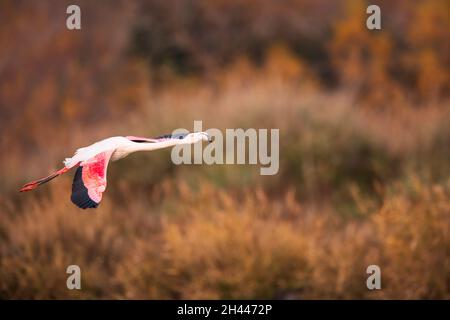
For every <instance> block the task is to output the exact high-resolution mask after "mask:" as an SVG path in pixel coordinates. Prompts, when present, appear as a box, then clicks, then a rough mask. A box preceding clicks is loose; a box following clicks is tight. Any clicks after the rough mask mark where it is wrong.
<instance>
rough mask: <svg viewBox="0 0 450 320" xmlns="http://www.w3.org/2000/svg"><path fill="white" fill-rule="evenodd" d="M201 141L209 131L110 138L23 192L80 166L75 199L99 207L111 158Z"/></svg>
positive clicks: (81, 151) (80, 204)
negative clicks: (147, 136) (153, 136)
mask: <svg viewBox="0 0 450 320" xmlns="http://www.w3.org/2000/svg"><path fill="white" fill-rule="evenodd" d="M200 141H209V142H211V138H210V136H209V135H208V134H207V133H206V132H195V133H188V134H176V135H172V134H167V135H163V136H159V137H157V138H154V139H150V138H142V137H135V136H127V137H111V138H107V139H104V140H101V141H98V142H96V143H94V144H91V145H90V146H87V147H84V148H80V149H78V150H77V151H76V152H75V154H74V156H73V157H72V158H66V159H65V160H64V161H63V162H64V167H63V168H62V169H60V170H58V171H56V172H54V173H52V174H51V175H49V176H47V177H45V178H42V179H39V180H36V181H32V182H29V183H27V184H25V185H24V186H23V187H22V188H21V189H20V192H24V191H30V190H33V189H35V188H37V187H38V186H40V185H41V184H44V183H46V182H49V181H50V180H52V179H54V178H56V177H58V176H60V175H62V174H63V173H66V172H67V171H69V170H70V169H72V168H74V167H77V171H76V172H75V176H74V179H73V184H72V195H71V200H72V202H73V203H74V204H75V205H77V206H78V207H80V208H82V209H86V208H97V207H98V205H99V203H100V201H101V200H102V194H103V192H104V191H105V189H106V170H107V168H108V163H109V161H110V160H111V161H117V160H119V159H122V158H124V157H126V156H127V155H129V154H130V153H133V152H136V151H150V150H157V149H162V148H167V147H172V146H175V145H180V144H192V143H196V142H200Z"/></svg>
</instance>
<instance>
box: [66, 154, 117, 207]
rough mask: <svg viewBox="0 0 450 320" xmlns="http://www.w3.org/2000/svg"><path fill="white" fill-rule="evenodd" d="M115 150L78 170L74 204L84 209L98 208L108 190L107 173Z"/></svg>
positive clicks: (73, 187) (84, 164) (90, 161)
mask: <svg viewBox="0 0 450 320" xmlns="http://www.w3.org/2000/svg"><path fill="white" fill-rule="evenodd" d="M114 151H115V150H109V151H104V152H102V153H99V154H97V155H96V156H95V157H93V158H91V159H89V160H87V161H84V162H82V163H81V164H80V166H79V167H78V168H77V171H76V173H75V176H74V178H73V183H72V196H71V197H70V199H71V200H72V202H73V203H74V204H75V205H77V206H78V207H80V208H82V209H87V208H97V207H98V204H99V203H100V201H101V200H102V194H103V192H104V191H105V189H106V171H107V168H108V163H109V160H110V159H111V155H112V154H113V153H114Z"/></svg>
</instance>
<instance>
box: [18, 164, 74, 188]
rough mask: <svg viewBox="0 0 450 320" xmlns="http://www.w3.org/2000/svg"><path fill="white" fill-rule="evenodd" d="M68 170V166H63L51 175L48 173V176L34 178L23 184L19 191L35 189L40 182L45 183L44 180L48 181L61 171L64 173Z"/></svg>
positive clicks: (60, 173)
mask: <svg viewBox="0 0 450 320" xmlns="http://www.w3.org/2000/svg"><path fill="white" fill-rule="evenodd" d="M69 170H70V168H67V167H64V168H62V169H60V170H58V171H56V172H54V173H52V174H51V175H49V176H47V177H45V178H42V179H39V180H35V181H31V182H28V183H27V184H25V185H24V186H23V187H22V188H20V190H19V191H20V192H24V191H30V190H33V189H36V188H37V187H39V186H40V185H41V184H44V183H46V182H49V181H50V180H52V179H55V178H56V177H58V176H60V175H62V174H63V173H66V172H67V171H69Z"/></svg>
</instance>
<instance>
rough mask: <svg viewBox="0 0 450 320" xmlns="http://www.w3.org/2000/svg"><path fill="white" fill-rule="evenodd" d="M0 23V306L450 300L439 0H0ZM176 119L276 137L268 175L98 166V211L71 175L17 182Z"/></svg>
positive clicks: (164, 157)
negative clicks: (75, 200)
mask: <svg viewBox="0 0 450 320" xmlns="http://www.w3.org/2000/svg"><path fill="white" fill-rule="evenodd" d="M70 4H78V5H79V6H80V8H81V26H82V29H81V30H78V31H77V30H75V31H70V30H67V28H66V18H67V16H68V15H67V14H66V8H67V6H68V5H70ZM369 4H378V5H379V6H380V8H381V17H382V30H381V31H380V30H377V31H369V30H367V28H366V19H367V17H368V15H367V14H366V13H365V12H366V8H367V6H368V5H369ZM0 21H1V28H0V150H1V153H0V170H1V172H2V179H1V181H0V298H3V299H11V298H19V299H25V298H26V299H95V298H98V299H106V298H113V299H116V298H119V299H193V298H206V299H216V298H277V299H324V298H338V299H352V298H367V299H407V298H415V299H424V298H426V299H428V298H437V299H449V298H450V163H449V159H450V126H449V121H450V104H449V92H450V85H449V75H450V73H449V69H450V48H449V39H450V4H449V1H445V0H442V1H440V0H434V1H420V0H418V1H406V0H393V1H370V3H369V2H368V1H362V0H352V1H325V0H315V1H307V0H285V1H270V0H254V1H245V0H240V1H237V0H198V1H194V0H153V1H140V0H136V1H106V0H102V1H82V0H77V1H76V3H74V1H48V0H43V1H12V0H0ZM194 120H202V121H203V128H204V129H207V128H219V129H225V128H279V129H280V171H279V173H278V174H277V175H274V176H260V175H259V166H247V165H228V166H227V165H213V166H208V165H181V166H175V165H174V164H172V162H171V161H170V150H160V151H156V152H151V153H138V154H133V155H131V156H129V157H128V158H126V159H123V160H121V161H119V162H116V163H112V165H111V166H110V168H109V170H108V188H107V192H106V193H105V194H104V197H103V201H102V203H101V205H100V206H99V208H98V209H96V210H86V211H82V210H80V209H78V208H76V207H75V206H74V205H73V204H72V203H71V202H70V186H71V182H72V181H71V180H72V175H71V174H68V175H67V176H62V177H61V178H59V179H57V180H55V181H52V182H51V183H50V184H47V185H45V186H43V187H41V188H39V189H38V190H36V191H34V192H32V193H26V194H20V193H19V192H17V190H18V188H19V187H20V186H21V185H22V184H23V183H25V182H28V181H30V180H33V179H35V178H40V177H42V176H45V175H47V174H48V173H50V172H52V171H53V170H55V169H59V168H60V167H61V165H62V164H61V160H62V159H64V158H65V157H68V156H71V155H72V154H73V152H74V150H75V149H76V148H78V147H81V146H86V145H89V144H91V143H93V142H95V141H97V140H100V139H103V138H105V137H109V136H114V135H138V136H148V137H154V136H158V135H160V134H164V133H170V132H171V131H172V130H173V129H175V128H179V127H182V128H187V129H189V130H192V126H193V121H194ZM71 264H76V265H79V266H80V268H81V275H82V278H81V284H82V290H73V291H71V290H68V289H67V288H66V279H67V276H68V275H67V274H66V268H67V266H68V265H71ZM371 264H376V265H379V266H380V267H381V274H382V290H375V291H369V290H368V289H367V287H366V279H367V277H368V275H367V274H366V268H367V266H368V265H371Z"/></svg>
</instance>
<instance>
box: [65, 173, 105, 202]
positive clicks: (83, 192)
mask: <svg viewBox="0 0 450 320" xmlns="http://www.w3.org/2000/svg"><path fill="white" fill-rule="evenodd" d="M82 170H83V167H78V168H77V171H76V172H75V176H74V178H73V183H72V195H71V196H70V200H71V201H72V203H73V204H75V205H76V206H77V207H78V208H81V209H87V208H94V209H95V208H97V207H98V205H99V204H98V203H97V202H95V201H94V200H92V199H91V198H90V197H89V194H88V189H87V188H86V187H85V186H84V184H83V179H82Z"/></svg>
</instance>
